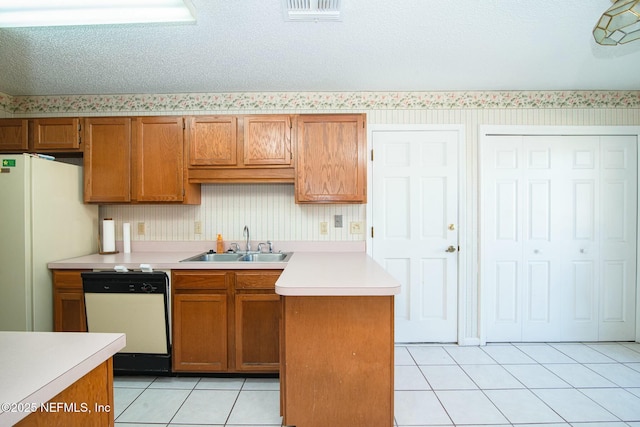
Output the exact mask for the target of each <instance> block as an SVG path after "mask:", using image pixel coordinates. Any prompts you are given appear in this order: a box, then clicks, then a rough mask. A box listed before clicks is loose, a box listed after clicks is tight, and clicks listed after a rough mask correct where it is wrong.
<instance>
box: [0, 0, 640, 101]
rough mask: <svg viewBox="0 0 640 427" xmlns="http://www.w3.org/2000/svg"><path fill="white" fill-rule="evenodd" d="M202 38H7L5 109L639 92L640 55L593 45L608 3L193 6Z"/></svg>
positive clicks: (21, 32)
mask: <svg viewBox="0 0 640 427" xmlns="http://www.w3.org/2000/svg"><path fill="white" fill-rule="evenodd" d="M193 4H194V6H195V8H196V13H197V23H196V24H195V25H177V24H171V25H157V24H156V25H133V26H123V25H121V26H94V27H58V28H15V29H0V92H3V93H6V94H9V95H14V96H15V95H65V94H68V95H72V94H130V93H197V92H270V91H457V90H464V91H475V90H481V91H485V90H640V41H637V42H635V43H630V44H628V45H623V46H618V47H602V46H599V45H597V44H596V43H595V42H594V40H593V36H592V34H591V31H592V29H593V27H594V25H595V23H596V22H597V20H598V19H599V17H600V15H601V14H602V12H604V10H606V9H607V8H608V7H609V6H610V5H611V2H610V1H609V0H562V1H558V0H451V1H442V0H398V1H389V0H385V1H382V0H343V5H344V6H343V20H342V21H341V22H324V23H323V22H320V23H300V22H285V21H284V19H283V12H282V1H281V0H232V1H228V0H227V1H222V0H193Z"/></svg>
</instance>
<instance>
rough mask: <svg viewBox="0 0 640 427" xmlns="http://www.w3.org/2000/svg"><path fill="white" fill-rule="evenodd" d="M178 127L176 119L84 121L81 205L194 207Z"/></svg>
mask: <svg viewBox="0 0 640 427" xmlns="http://www.w3.org/2000/svg"><path fill="white" fill-rule="evenodd" d="M183 129H184V124H183V118H182V117H172V116H160V117H100V118H87V119H85V136H84V139H85V153H84V167H85V170H84V176H85V178H84V180H85V193H84V197H85V202H87V203H139V202H143V203H178V204H199V203H200V186H199V185H197V184H189V183H187V182H186V179H187V177H186V167H185V156H184V149H185V146H184V137H183Z"/></svg>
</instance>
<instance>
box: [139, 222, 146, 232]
mask: <svg viewBox="0 0 640 427" xmlns="http://www.w3.org/2000/svg"><path fill="white" fill-rule="evenodd" d="M144 232H145V227H144V222H139V223H138V234H144Z"/></svg>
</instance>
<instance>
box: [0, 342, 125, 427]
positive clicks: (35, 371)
mask: <svg viewBox="0 0 640 427" xmlns="http://www.w3.org/2000/svg"><path fill="white" fill-rule="evenodd" d="M124 346H125V336H124V334H73V333H58V332H56V333H52V332H0V384H2V387H0V404H2V407H0V425H3V426H4V425H14V424H15V425H17V426H44V425H58V426H62V425H69V426H70V425H83V426H112V425H114V414H113V372H112V359H111V357H112V356H113V355H114V354H115V353H116V352H118V351H119V350H121V349H122V348H123V347H124ZM16 423H17V424H16Z"/></svg>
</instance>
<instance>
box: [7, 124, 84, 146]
mask: <svg viewBox="0 0 640 427" xmlns="http://www.w3.org/2000/svg"><path fill="white" fill-rule="evenodd" d="M81 124H82V119H80V118H77V117H57V118H44V119H0V151H13V152H20V151H37V152H40V153H47V152H54V153H55V152H58V153H59V152H65V153H73V152H81V151H82V145H81V142H82V141H81V138H80V135H81Z"/></svg>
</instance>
